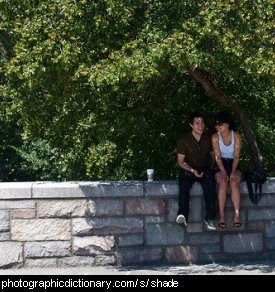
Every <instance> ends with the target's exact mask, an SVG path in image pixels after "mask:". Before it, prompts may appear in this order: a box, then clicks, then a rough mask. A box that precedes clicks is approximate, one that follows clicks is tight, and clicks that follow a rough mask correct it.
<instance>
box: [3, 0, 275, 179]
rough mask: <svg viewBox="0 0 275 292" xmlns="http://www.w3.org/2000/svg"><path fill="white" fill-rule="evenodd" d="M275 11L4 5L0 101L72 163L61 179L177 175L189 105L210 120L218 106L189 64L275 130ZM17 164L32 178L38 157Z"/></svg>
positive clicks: (200, 4) (208, 4)
mask: <svg viewBox="0 0 275 292" xmlns="http://www.w3.org/2000/svg"><path fill="white" fill-rule="evenodd" d="M272 8H273V5H272V1H271V0H265V1H261V0H259V1H241V0H232V1H222V0H216V1H212V0H211V1H210V0H207V1H195V0H194V1H193V0H188V1H182V0H173V1H172V0H171V1H170V0H169V1H159V0H154V1H151V0H148V1H147V0H146V1H145V0H135V1H134V0H116V1H114V0H106V1H85V0H81V1H73V0H62V1H19V0H11V1H0V11H1V14H0V43H3V47H4V49H0V50H1V51H0V65H1V66H0V78H1V84H0V96H1V98H3V99H4V100H5V101H7V102H10V103H9V105H8V106H7V109H6V111H7V112H9V115H11V113H12V114H13V115H16V113H19V117H17V116H16V118H17V119H19V122H20V124H21V125H22V127H23V129H22V135H24V136H25V137H27V138H26V139H27V141H26V143H29V144H28V145H31V141H48V142H47V143H48V144H47V145H48V146H46V144H43V143H41V144H39V145H40V146H39V147H40V148H41V153H42V149H43V148H44V147H45V151H46V152H47V153H49V155H51V154H50V153H52V152H51V150H49V149H52V150H54V149H59V150H58V151H60V152H58V153H59V154H60V155H59V154H58V155H57V154H55V152H53V153H52V155H53V156H54V157H56V161H59V160H60V161H62V163H61V162H60V163H61V164H62V165H63V166H64V167H65V168H64V169H67V170H68V169H70V171H66V172H62V175H61V176H60V178H61V177H62V179H69V178H72V179H77V178H78V179H108V178H112V179H120V178H123V179H141V178H144V177H145V169H146V168H147V167H148V166H149V165H150V167H154V168H156V169H158V171H157V172H156V175H157V177H158V176H159V178H173V177H175V175H176V172H177V166H176V163H175V152H174V148H175V143H176V140H177V139H178V138H179V136H180V135H181V134H182V133H183V132H184V131H187V130H189V126H188V124H186V123H185V121H186V117H187V116H188V114H189V112H191V111H193V110H202V111H203V112H205V113H206V114H207V122H208V123H209V124H210V123H212V117H213V116H214V115H215V113H216V112H217V111H219V110H220V109H221V108H220V105H219V104H216V103H214V102H213V101H212V100H209V99H208V98H206V97H205V95H204V93H203V92H202V90H201V88H200V87H199V86H198V85H197V84H196V83H195V82H194V80H193V79H192V78H191V77H190V76H188V75H187V68H188V66H190V65H192V66H193V67H199V68H201V69H202V70H205V71H206V72H209V73H210V74H211V76H212V78H214V79H215V82H216V83H217V84H218V85H219V87H220V88H222V89H224V90H225V92H226V93H227V94H228V95H230V96H232V98H234V99H236V100H239V101H241V102H242V103H243V104H244V105H245V107H246V111H247V112H248V113H251V116H250V118H251V120H252V122H253V123H254V125H255V129H256V131H257V132H258V134H260V133H261V131H264V132H265V133H269V134H268V135H271V136H272V135H273V132H272V133H271V132H270V130H269V127H270V126H271V120H272V110H271V109H270V108H272V107H273V104H272V95H271V94H272V88H271V86H270V80H272V73H273V68H274V64H273V58H272V53H273V52H272V45H273V40H272V37H271V32H272V30H273V21H272ZM3 106H4V103H3ZM256 109H257V110H258V109H259V110H258V111H257V112H256ZM258 120H260V122H259V123H260V124H259V125H258V124H257V123H258ZM263 129H264V130H263ZM262 138H263V139H265V136H264V137H262ZM18 139H19V138H18ZM32 147H33V148H35V147H36V146H35V145H32V146H31V148H32ZM47 147H49V148H48V150H49V151H48V150H46V149H47ZM26 151H27V150H26ZM28 151H29V152H31V150H30V149H29V148H28ZM28 151H27V152H28ZM264 151H265V152H264V153H265V156H266V159H267V160H268V159H270V157H271V155H272V153H271V150H270V149H269V148H268V149H267V148H265V150H264ZM61 155H62V159H61ZM246 155H248V150H247V154H246ZM22 157H23V156H22V155H21V158H22ZM39 157H40V156H39ZM47 157H48V156H47ZM21 158H20V159H21ZM23 159H24V160H25V161H28V163H27V162H26V163H27V165H28V167H29V169H31V167H33V171H34V172H36V173H38V170H37V169H38V168H36V166H35V165H37V164H38V162H37V163H34V162H33V164H32V165H33V166H31V163H29V162H30V161H31V160H30V159H29V160H28V159H27V156H24V157H23ZM37 159H38V160H39V159H42V158H41V157H40V158H37ZM38 160H37V161H38ZM51 165H53V164H51ZM63 166H62V167H63ZM52 167H54V168H56V170H57V172H56V173H58V171H59V170H58V169H59V168H58V166H57V163H56V164H54V166H52ZM269 168H271V166H269ZM25 169H26V168H25ZM46 169H47V168H46V167H45V171H46ZM62 169H63V168H62ZM40 175H42V174H41V172H40ZM66 175H67V176H66ZM43 177H44V178H45V179H46V176H43Z"/></svg>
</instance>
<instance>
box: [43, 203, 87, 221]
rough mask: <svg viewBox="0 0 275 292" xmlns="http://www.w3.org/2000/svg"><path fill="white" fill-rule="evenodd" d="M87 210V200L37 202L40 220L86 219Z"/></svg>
mask: <svg viewBox="0 0 275 292" xmlns="http://www.w3.org/2000/svg"><path fill="white" fill-rule="evenodd" d="M86 210H87V202H86V200H45V201H44V200H43V201H38V202H37V217H39V218H71V217H84V216H85V213H86Z"/></svg>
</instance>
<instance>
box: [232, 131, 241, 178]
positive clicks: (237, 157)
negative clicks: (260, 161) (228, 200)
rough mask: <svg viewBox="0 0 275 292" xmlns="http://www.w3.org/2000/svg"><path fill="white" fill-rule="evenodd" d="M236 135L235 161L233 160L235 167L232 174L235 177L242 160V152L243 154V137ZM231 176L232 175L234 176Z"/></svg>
mask: <svg viewBox="0 0 275 292" xmlns="http://www.w3.org/2000/svg"><path fill="white" fill-rule="evenodd" d="M234 135H235V137H234V138H235V139H234V140H235V145H234V160H233V166H232V174H233V176H234V175H235V172H236V170H237V167H238V164H239V160H240V152H241V136H240V134H239V133H236V132H235V133H234ZM232 174H231V175H232Z"/></svg>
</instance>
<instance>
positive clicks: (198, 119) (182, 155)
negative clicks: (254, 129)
mask: <svg viewBox="0 0 275 292" xmlns="http://www.w3.org/2000/svg"><path fill="white" fill-rule="evenodd" d="M214 121H215V122H214V124H215V128H216V131H217V133H215V134H213V135H212V137H210V136H208V135H206V134H205V133H204V130H205V123H204V117H203V115H202V114H200V113H192V114H191V115H190V117H189V125H190V127H191V131H190V132H188V133H186V134H185V135H183V136H182V137H181V138H180V139H179V141H178V143H177V160H178V165H179V166H180V168H181V169H180V172H179V177H178V181H179V196H178V205H179V210H178V216H177V219H176V222H177V223H179V224H184V225H185V226H187V223H188V216H189V199H190V190H191V188H192V185H193V184H194V182H199V183H200V184H201V186H202V189H203V197H204V201H205V207H206V215H205V220H204V222H205V224H206V227H207V229H209V230H216V225H215V217H216V213H217V210H216V197H217V196H216V183H217V184H218V202H219V227H220V228H225V227H226V223H225V220H224V209H225V203H226V190H227V186H228V185H230V188H231V198H232V202H233V207H234V219H233V220H234V226H235V227H240V226H241V223H240V190H239V185H240V181H241V172H240V169H239V157H240V149H241V137H240V135H239V134H238V133H237V132H236V131H235V130H234V122H233V119H232V117H231V116H230V114H229V113H226V112H224V113H220V114H218V115H217V116H216V117H215V120H214ZM212 149H213V152H214V157H215V166H214V168H211V152H212Z"/></svg>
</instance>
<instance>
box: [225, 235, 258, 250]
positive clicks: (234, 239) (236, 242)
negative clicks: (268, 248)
mask: <svg viewBox="0 0 275 292" xmlns="http://www.w3.org/2000/svg"><path fill="white" fill-rule="evenodd" d="M223 246H224V251H225V252H226V253H254V252H262V251H263V236H262V234H260V233H248V234H245V233H239V234H230V235H229V234H228V235H227V234H226V235H224V237H223Z"/></svg>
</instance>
